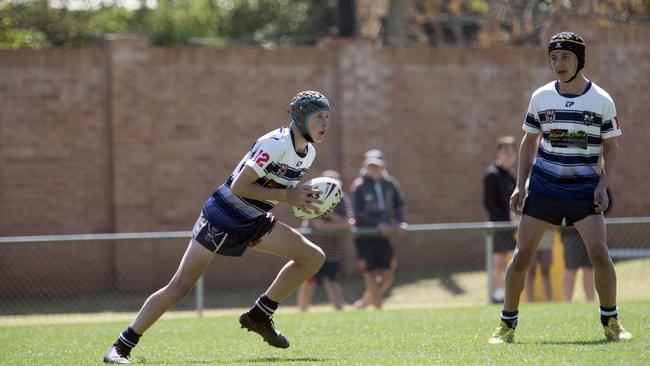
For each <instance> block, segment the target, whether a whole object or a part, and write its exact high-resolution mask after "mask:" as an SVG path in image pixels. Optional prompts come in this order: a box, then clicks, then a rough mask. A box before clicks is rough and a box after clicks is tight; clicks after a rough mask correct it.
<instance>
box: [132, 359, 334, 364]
mask: <svg viewBox="0 0 650 366" xmlns="http://www.w3.org/2000/svg"><path fill="white" fill-rule="evenodd" d="M135 361H136V363H142V364H147V365H214V364H219V365H223V364H251V363H252V364H256V363H260V364H267V363H274V362H331V361H334V359H327V358H315V357H251V358H240V359H236V360H185V361H183V362H182V363H174V362H171V363H170V362H160V363H159V362H147V360H146V359H145V358H142V357H138V358H136V359H135Z"/></svg>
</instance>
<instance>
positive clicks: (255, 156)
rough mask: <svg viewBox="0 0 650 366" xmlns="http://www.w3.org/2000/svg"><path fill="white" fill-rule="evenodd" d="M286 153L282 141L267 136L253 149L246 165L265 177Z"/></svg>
mask: <svg viewBox="0 0 650 366" xmlns="http://www.w3.org/2000/svg"><path fill="white" fill-rule="evenodd" d="M284 154H285V146H284V144H282V143H281V141H279V140H276V139H273V138H267V139H263V140H259V141H258V142H257V143H255V145H254V146H253V148H252V149H251V154H250V157H249V158H248V160H246V163H245V164H246V165H247V166H249V167H251V168H253V170H254V171H255V172H256V173H257V175H258V176H260V177H263V176H265V175H267V174H269V172H270V168H271V167H273V166H275V165H276V162H278V161H280V160H282V158H283V157H284Z"/></svg>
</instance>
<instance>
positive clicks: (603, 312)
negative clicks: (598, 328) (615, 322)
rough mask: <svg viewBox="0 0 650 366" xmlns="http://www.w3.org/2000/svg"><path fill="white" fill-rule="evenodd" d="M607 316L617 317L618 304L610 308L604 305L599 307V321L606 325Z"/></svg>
mask: <svg viewBox="0 0 650 366" xmlns="http://www.w3.org/2000/svg"><path fill="white" fill-rule="evenodd" d="M609 318H614V319H617V318H618V306H616V305H614V306H612V307H611V308H608V307H606V306H601V307H600V323H601V324H602V325H603V326H604V327H606V326H607V322H609Z"/></svg>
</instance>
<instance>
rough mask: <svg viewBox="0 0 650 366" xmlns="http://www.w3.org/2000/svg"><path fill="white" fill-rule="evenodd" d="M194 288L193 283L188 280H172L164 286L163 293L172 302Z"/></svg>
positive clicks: (175, 301) (177, 300) (178, 299)
mask: <svg viewBox="0 0 650 366" xmlns="http://www.w3.org/2000/svg"><path fill="white" fill-rule="evenodd" d="M192 288H194V283H189V282H178V281H175V282H172V283H170V284H169V285H167V287H166V288H165V293H166V294H167V296H168V297H169V299H170V301H171V302H172V303H174V304H175V303H177V302H179V301H180V300H181V299H183V298H184V297H185V296H186V295H187V294H189V293H190V291H192Z"/></svg>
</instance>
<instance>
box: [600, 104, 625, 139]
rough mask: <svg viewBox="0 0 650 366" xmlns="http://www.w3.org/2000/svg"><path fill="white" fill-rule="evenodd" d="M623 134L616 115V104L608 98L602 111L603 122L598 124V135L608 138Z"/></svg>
mask: <svg viewBox="0 0 650 366" xmlns="http://www.w3.org/2000/svg"><path fill="white" fill-rule="evenodd" d="M621 134H623V132H622V131H621V125H620V123H619V122H618V117H617V116H616V105H615V104H614V101H613V100H611V99H610V100H608V103H606V105H605V110H604V111H603V124H602V125H601V126H600V137H601V138H602V139H609V138H612V137H616V136H620V135H621Z"/></svg>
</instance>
